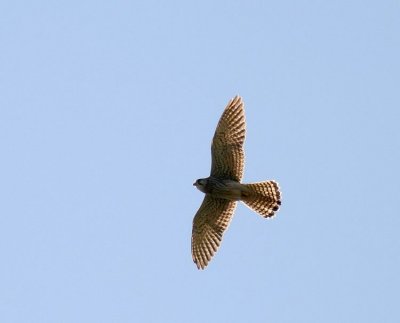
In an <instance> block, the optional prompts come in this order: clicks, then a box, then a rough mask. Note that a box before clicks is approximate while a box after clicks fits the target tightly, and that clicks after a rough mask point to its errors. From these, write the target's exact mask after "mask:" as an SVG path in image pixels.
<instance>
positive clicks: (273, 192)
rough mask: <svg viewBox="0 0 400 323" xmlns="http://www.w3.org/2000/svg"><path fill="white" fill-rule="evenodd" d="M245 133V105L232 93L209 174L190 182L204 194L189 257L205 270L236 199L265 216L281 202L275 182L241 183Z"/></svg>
mask: <svg viewBox="0 0 400 323" xmlns="http://www.w3.org/2000/svg"><path fill="white" fill-rule="evenodd" d="M245 133H246V123H245V118H244V106H243V102H242V99H241V97H239V96H235V97H234V98H233V99H232V100H230V101H229V103H228V105H227V106H226V108H225V110H224V112H223V114H222V116H221V118H220V120H219V122H218V125H217V129H216V130H215V134H214V138H213V140H212V145H211V158H212V162H211V173H210V176H209V177H207V178H201V179H198V180H197V181H196V182H195V183H194V184H193V185H194V186H196V187H197V188H198V189H199V190H200V191H202V192H203V193H205V194H206V196H205V197H204V200H203V203H202V204H201V206H200V208H199V210H198V211H197V213H196V215H195V217H194V219H193V230H192V257H193V261H194V262H195V264H196V265H197V268H198V269H204V268H205V267H206V266H207V264H208V262H209V261H210V260H211V258H212V257H213V255H214V253H215V252H216V251H217V249H218V247H219V245H220V243H221V241H222V235H223V233H224V231H225V230H226V229H227V227H228V225H229V223H230V221H231V219H232V216H233V212H234V211H235V208H236V204H237V201H242V202H244V203H245V204H246V205H247V206H248V207H250V208H251V209H253V210H254V211H256V212H257V213H259V214H260V215H261V216H263V217H265V218H270V217H272V216H273V215H274V214H275V212H276V211H278V209H279V206H280V205H281V200H280V197H281V194H280V192H279V186H278V184H277V183H276V182H275V181H265V182H258V183H252V184H241V183H240V181H241V180H242V176H243V167H244V152H243V143H244V138H245Z"/></svg>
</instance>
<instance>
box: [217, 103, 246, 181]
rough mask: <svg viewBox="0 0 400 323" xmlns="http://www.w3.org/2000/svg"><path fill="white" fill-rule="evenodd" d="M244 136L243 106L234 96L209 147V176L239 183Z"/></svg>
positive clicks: (242, 160)
mask: <svg viewBox="0 0 400 323" xmlns="http://www.w3.org/2000/svg"><path fill="white" fill-rule="evenodd" d="M245 135H246V122H245V117H244V105H243V102H242V99H241V97H239V96H235V97H234V98H233V99H231V100H230V101H229V103H228V105H227V106H226V108H225V110H224V112H223V114H222V116H221V118H220V119H219V122H218V125H217V129H216V130H215V134H214V138H213V141H212V145H211V159H212V162H211V176H214V177H220V178H227V179H232V180H235V181H238V182H240V181H241V179H242V176H243V168H244V152H243V143H244V138H245Z"/></svg>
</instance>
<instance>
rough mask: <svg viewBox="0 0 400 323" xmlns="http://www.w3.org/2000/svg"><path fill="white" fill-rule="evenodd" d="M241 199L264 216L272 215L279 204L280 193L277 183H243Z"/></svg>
mask: <svg viewBox="0 0 400 323" xmlns="http://www.w3.org/2000/svg"><path fill="white" fill-rule="evenodd" d="M243 185H244V186H245V188H246V189H245V190H244V191H243V192H242V201H243V202H244V203H245V204H246V205H247V206H248V207H250V208H251V209H253V210H254V211H256V212H257V213H259V214H260V215H262V216H263V217H265V218H269V217H272V216H273V215H274V214H275V212H276V211H278V209H279V206H280V205H281V193H280V191H279V186H278V183H276V182H274V181H266V182H259V183H252V184H243Z"/></svg>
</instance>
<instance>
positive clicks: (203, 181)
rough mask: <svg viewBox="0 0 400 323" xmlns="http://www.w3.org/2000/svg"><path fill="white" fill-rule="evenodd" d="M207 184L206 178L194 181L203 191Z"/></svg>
mask: <svg viewBox="0 0 400 323" xmlns="http://www.w3.org/2000/svg"><path fill="white" fill-rule="evenodd" d="M206 184H207V179H206V178H200V179H198V180H197V181H195V182H194V183H193V185H194V186H196V187H197V189H198V190H200V191H202V192H203V193H205V188H206Z"/></svg>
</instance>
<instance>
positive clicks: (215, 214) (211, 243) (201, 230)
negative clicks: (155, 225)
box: [192, 194, 237, 269]
mask: <svg viewBox="0 0 400 323" xmlns="http://www.w3.org/2000/svg"><path fill="white" fill-rule="evenodd" d="M236 204H237V203H236V202H235V201H229V200H225V199H219V198H214V197H212V196H210V195H208V194H207V195H206V196H205V198H204V200H203V203H202V204H201V206H200V208H199V210H198V211H197V213H196V215H195V217H194V219H193V230H192V257H193V261H194V262H195V263H196V265H197V268H199V269H204V268H205V267H206V266H207V264H208V262H209V261H210V260H211V258H212V256H213V255H214V253H215V252H216V251H217V249H218V247H219V245H220V243H221V241H222V235H223V233H224V231H225V230H226V228H227V227H228V225H229V223H230V221H231V219H232V216H233V212H234V211H235V208H236Z"/></svg>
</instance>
